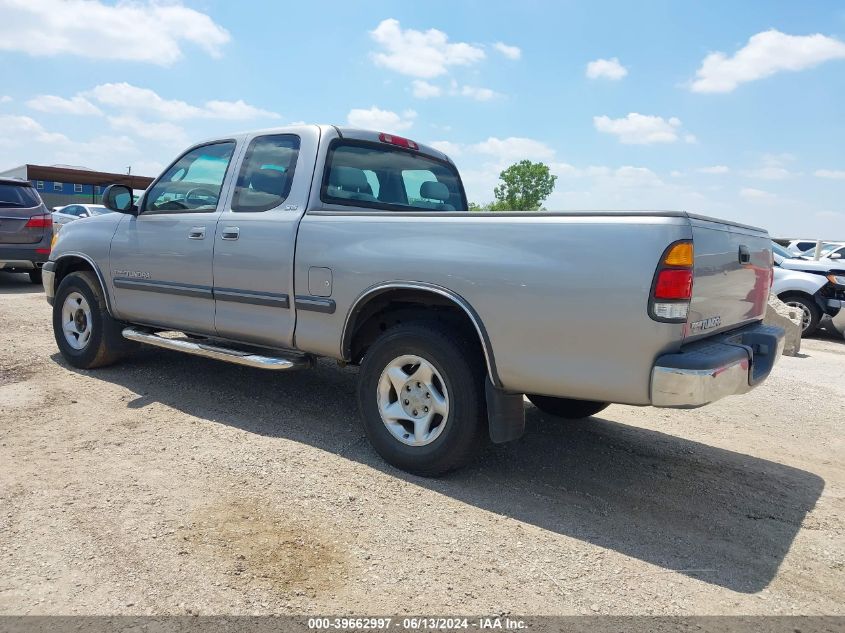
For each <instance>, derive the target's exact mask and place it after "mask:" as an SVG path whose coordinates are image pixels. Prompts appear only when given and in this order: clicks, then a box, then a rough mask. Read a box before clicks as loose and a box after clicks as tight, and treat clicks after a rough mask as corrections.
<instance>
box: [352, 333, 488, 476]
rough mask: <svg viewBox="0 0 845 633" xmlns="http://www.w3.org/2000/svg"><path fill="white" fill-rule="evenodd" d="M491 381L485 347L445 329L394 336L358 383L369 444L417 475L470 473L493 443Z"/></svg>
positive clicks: (384, 340)
mask: <svg viewBox="0 0 845 633" xmlns="http://www.w3.org/2000/svg"><path fill="white" fill-rule="evenodd" d="M484 375H485V370H484V364H483V362H482V360H481V358H480V353H479V351H478V349H477V345H474V344H473V342H472V341H471V340H470V339H469V338H468V337H466V336H464V335H463V334H461V333H460V332H459V331H456V330H453V329H451V328H449V327H447V326H445V325H443V324H442V323H439V322H417V323H407V324H402V325H397V326H395V327H393V328H391V329H389V330H387V331H386V332H385V333H384V334H383V335H382V336H381V337H379V338H378V339H377V340H376V341H375V343H373V345H372V346H370V348H369V349H368V350H367V353H366V355H365V356H364V360H363V362H362V363H361V372H360V374H359V377H358V406H359V409H360V412H361V417H362V420H363V423H364V429H365V431H366V433H367V437H368V438H369V440H370V442H371V443H372V445H373V447H374V448H375V449H376V451H377V452H378V454H379V455H381V456H382V458H384V460H385V461H387V462H388V463H390V464H392V465H393V466H396V467H397V468H401V469H402V470H406V471H408V472H411V473H414V474H417V475H422V476H425V477H433V476H437V475H441V474H443V473H445V472H448V471H450V470H454V469H456V468H459V467H461V466H463V465H465V464H466V463H467V462H469V461H470V460H471V459H472V458H473V457H474V456H475V454H476V453H477V451H478V449H479V448H480V447H481V446H482V445H483V443H484V437H485V435H486V424H485V422H486V410H485V404H484Z"/></svg>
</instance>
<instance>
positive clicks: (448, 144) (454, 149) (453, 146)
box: [428, 141, 463, 158]
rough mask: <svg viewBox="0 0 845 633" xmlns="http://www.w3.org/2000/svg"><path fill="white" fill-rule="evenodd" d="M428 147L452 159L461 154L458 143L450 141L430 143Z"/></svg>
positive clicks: (461, 150)
mask: <svg viewBox="0 0 845 633" xmlns="http://www.w3.org/2000/svg"><path fill="white" fill-rule="evenodd" d="M428 145H431V146H432V147H433V148H434V149H438V150H440V151H441V152H443V153H444V154H447V155H448V156H451V157H453V158H454V157H455V156H460V155H461V154H462V153H463V149H462V148H461V146H460V145H459V144H458V143H453V142H452V141H431V142H430V143H428Z"/></svg>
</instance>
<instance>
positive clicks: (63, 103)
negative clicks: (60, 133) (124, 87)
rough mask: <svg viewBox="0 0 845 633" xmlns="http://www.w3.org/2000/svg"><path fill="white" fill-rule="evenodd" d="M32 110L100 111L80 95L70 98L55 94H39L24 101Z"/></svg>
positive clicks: (82, 112)
mask: <svg viewBox="0 0 845 633" xmlns="http://www.w3.org/2000/svg"><path fill="white" fill-rule="evenodd" d="M26 105H28V106H29V107H30V108H32V109H33V110H38V111H40V112H54V113H59V114H80V115H100V114H102V111H101V110H100V109H99V108H98V107H97V106H95V105H94V104H93V103H91V102H90V101H88V99H86V98H85V97H83V96H81V95H76V96H75V97H71V98H70V99H65V98H63V97H57V96H55V95H39V96H37V97H34V98H32V99H30V100H29V101H27V102H26Z"/></svg>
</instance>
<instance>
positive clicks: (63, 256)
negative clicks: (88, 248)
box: [50, 251, 114, 317]
mask: <svg viewBox="0 0 845 633" xmlns="http://www.w3.org/2000/svg"><path fill="white" fill-rule="evenodd" d="M70 258H77V259H81V260H84V261H85V262H86V263H87V264H88V265H89V266H91V269H92V270H93V271H94V274H95V275H97V281H99V282H100V289H101V290H102V291H103V297H105V299H106V310H107V311H108V313H109V314H110V315H111V316H112V317H114V311H113V310H112V300H111V295H109V290H108V286H106V279H105V277H103V273H102V271H101V270H100V267H99V266H98V265H97V263H96V262H95V261H94V260H93V259H91V258H90V257H89V256H88V255H86V254H84V253H79V252H77V251H69V252H67V253H62V254H61V255H59V256H58V257H57V258H56V259H54V260H50V261H52V262H54V263H55V265H56V266H57V267H58V266H60V262H61V261H62V260H63V259H70ZM56 290H58V288H54V289H53V292H54V293H55V292H56Z"/></svg>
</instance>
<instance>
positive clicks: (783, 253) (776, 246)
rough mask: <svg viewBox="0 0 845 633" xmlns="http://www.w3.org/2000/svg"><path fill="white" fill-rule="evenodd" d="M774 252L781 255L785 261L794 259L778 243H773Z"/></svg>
mask: <svg viewBox="0 0 845 633" xmlns="http://www.w3.org/2000/svg"><path fill="white" fill-rule="evenodd" d="M772 252H773V253H774V254H775V255H779V256H781V257H783V258H784V259H791V258H792V257H793V255H792V253H790V252H789V251H788V250H786V249H785V248H784V247H783V246H781V245H780V244H778V243H777V242H772Z"/></svg>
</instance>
